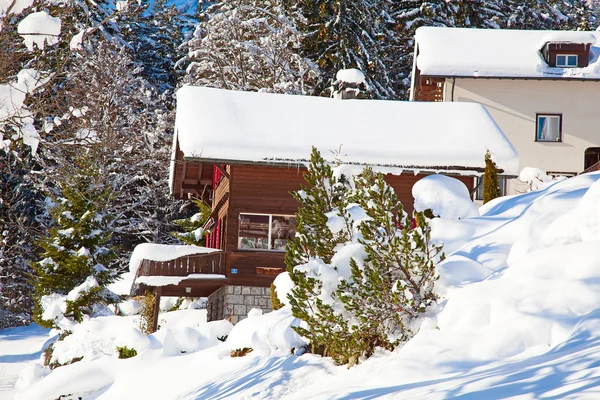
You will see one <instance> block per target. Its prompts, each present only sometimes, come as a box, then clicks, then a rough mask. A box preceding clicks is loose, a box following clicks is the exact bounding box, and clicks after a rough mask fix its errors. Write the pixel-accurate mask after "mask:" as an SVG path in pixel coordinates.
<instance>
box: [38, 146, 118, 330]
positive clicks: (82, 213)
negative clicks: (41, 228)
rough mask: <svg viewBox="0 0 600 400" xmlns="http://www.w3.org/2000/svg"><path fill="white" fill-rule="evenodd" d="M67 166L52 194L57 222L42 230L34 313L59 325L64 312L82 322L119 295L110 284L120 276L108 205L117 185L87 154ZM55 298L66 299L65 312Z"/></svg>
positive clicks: (41, 320)
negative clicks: (55, 194)
mask: <svg viewBox="0 0 600 400" xmlns="http://www.w3.org/2000/svg"><path fill="white" fill-rule="evenodd" d="M68 169H69V173H70V175H69V176H68V177H66V176H65V177H64V178H63V179H61V180H60V181H59V182H58V185H59V187H60V189H61V190H60V193H61V195H60V197H57V198H53V199H52V203H53V204H54V206H53V207H52V208H51V211H50V212H51V215H52V217H53V220H54V226H52V227H51V228H50V229H49V231H48V232H47V234H46V235H43V236H42V238H41V241H40V243H39V245H40V247H41V248H42V249H43V252H42V254H41V260H40V261H39V262H37V263H36V264H35V265H34V269H35V271H36V278H35V284H34V288H35V295H34V298H35V302H36V304H35V314H34V317H35V320H36V322H38V323H40V324H41V325H43V326H56V327H61V326H63V325H62V324H61V321H60V318H62V317H63V316H64V317H66V318H68V319H70V320H73V321H77V322H81V321H82V319H83V316H84V315H93V314H94V313H95V312H97V310H98V307H99V306H102V305H105V304H108V303H110V302H113V301H114V300H115V297H114V296H112V295H111V293H110V292H109V291H107V290H106V286H107V285H108V284H109V283H111V282H112V281H114V279H115V276H116V274H115V273H114V271H112V270H111V269H112V267H113V264H114V263H115V261H116V260H117V257H116V254H115V252H114V251H113V249H112V248H111V246H110V236H111V232H110V230H109V229H108V227H109V225H110V222H111V219H113V218H114V216H112V215H110V214H108V213H107V211H106V210H107V205H108V204H109V203H110V200H111V197H112V196H113V194H114V191H113V188H112V187H111V186H110V185H108V184H107V182H106V175H105V171H103V170H102V169H100V168H99V167H98V165H97V164H96V162H95V160H93V159H89V158H88V157H87V156H85V155H81V156H78V157H77V158H74V159H72V160H71V164H70V167H69V168H68ZM65 172H66V171H65ZM82 285H83V286H82ZM58 296H66V298H63V297H58ZM57 299H58V300H59V301H64V305H65V307H64V309H61V310H60V311H61V314H62V315H57V313H56V309H55V307H54V304H53V302H54V301H55V300H57ZM57 318H58V319H59V320H57Z"/></svg>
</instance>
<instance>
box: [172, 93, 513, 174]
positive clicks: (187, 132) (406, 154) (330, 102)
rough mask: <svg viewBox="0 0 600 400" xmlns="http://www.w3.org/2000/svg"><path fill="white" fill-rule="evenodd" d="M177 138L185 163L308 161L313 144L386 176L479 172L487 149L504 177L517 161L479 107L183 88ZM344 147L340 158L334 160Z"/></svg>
mask: <svg viewBox="0 0 600 400" xmlns="http://www.w3.org/2000/svg"><path fill="white" fill-rule="evenodd" d="M175 125H176V126H175V131H176V135H175V139H174V140H177V141H178V144H179V148H180V150H181V151H182V152H183V154H184V157H185V158H186V159H195V160H201V161H208V162H220V163H269V164H271V163H272V164H298V163H306V162H307V160H308V158H309V156H310V151H311V146H315V147H316V148H318V149H319V150H320V151H321V155H322V156H323V157H324V158H326V159H327V160H328V161H331V162H334V161H336V160H337V159H338V158H341V162H342V163H348V164H359V165H367V164H368V165H372V166H373V167H374V168H375V169H378V170H380V171H382V172H389V173H400V172H402V170H403V169H412V170H415V169H419V170H421V171H427V170H431V171H437V170H447V171H448V170H450V171H453V170H456V172H459V173H469V171H477V170H481V169H482V168H484V167H485V163H484V156H485V152H486V150H488V149H489V150H490V151H491V152H492V154H493V156H494V159H495V161H496V163H497V164H498V167H499V168H501V169H503V170H504V171H505V174H507V175H509V174H510V175H517V174H518V172H519V165H518V164H519V162H518V156H517V153H516V151H515V149H514V147H513V146H512V145H511V143H510V142H509V141H508V139H507V138H506V137H505V136H504V134H503V133H502V131H501V130H500V128H499V127H498V126H497V125H496V123H495V122H494V120H493V119H492V118H491V117H490V115H489V114H488V112H487V110H486V109H485V108H484V107H483V106H481V105H479V104H475V103H458V102H457V103H450V102H448V103H425V102H402V101H383V100H338V99H330V98H323V97H310V96H293V95H279V94H269V93H251V92H235V91H228V90H222V89H212V88H205V87H197V86H184V87H183V88H181V89H179V91H178V92H177V118H176V124H175ZM340 146H341V154H335V153H336V152H337V151H338V149H340Z"/></svg>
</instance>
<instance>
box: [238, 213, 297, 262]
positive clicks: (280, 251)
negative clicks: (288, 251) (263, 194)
mask: <svg viewBox="0 0 600 400" xmlns="http://www.w3.org/2000/svg"><path fill="white" fill-rule="evenodd" d="M242 215H261V216H267V217H269V231H268V232H269V233H268V237H267V245H268V248H266V249H241V248H240V227H239V221H240V219H241V217H242ZM273 217H288V218H296V215H289V214H263V213H253V212H240V214H239V215H238V233H237V239H238V240H237V241H238V243H237V249H238V250H239V251H274V252H276V253H282V252H285V250H273V249H272V247H271V230H272V229H273Z"/></svg>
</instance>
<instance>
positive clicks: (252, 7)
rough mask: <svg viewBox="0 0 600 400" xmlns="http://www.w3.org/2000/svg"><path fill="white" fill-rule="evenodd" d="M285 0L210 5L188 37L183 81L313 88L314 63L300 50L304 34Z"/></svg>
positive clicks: (299, 90) (280, 89) (292, 90)
mask: <svg viewBox="0 0 600 400" xmlns="http://www.w3.org/2000/svg"><path fill="white" fill-rule="evenodd" d="M281 3H282V2H281V0H272V1H271V0H254V1H241V0H231V1H223V2H220V3H217V4H215V5H213V6H211V7H210V8H209V9H208V10H207V11H206V12H205V13H204V14H203V19H202V22H201V23H200V24H199V25H198V27H197V28H196V31H195V33H194V37H193V38H192V39H191V40H190V41H189V43H188V49H189V54H188V57H187V60H186V61H187V62H189V66H188V67H187V75H186V77H185V79H184V82H185V83H189V84H194V85H200V86H210V87H216V88H225V89H232V90H244V91H267V92H273V93H287V94H311V93H313V91H314V87H315V82H316V78H317V72H316V67H315V65H313V63H311V62H310V61H309V60H308V59H306V58H303V57H302V56H300V55H299V50H300V38H301V35H300V34H299V33H298V31H297V30H296V26H295V24H294V22H293V21H292V20H290V19H289V18H288V17H287V16H286V15H285V14H284V10H283V8H282V5H281Z"/></svg>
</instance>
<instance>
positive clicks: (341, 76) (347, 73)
mask: <svg viewBox="0 0 600 400" xmlns="http://www.w3.org/2000/svg"><path fill="white" fill-rule="evenodd" d="M335 79H337V80H339V81H343V82H352V83H364V84H365V85H366V84H367V81H366V80H365V74H363V72H362V71H361V70H359V69H356V68H350V69H340V70H339V71H338V72H337V74H335Z"/></svg>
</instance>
